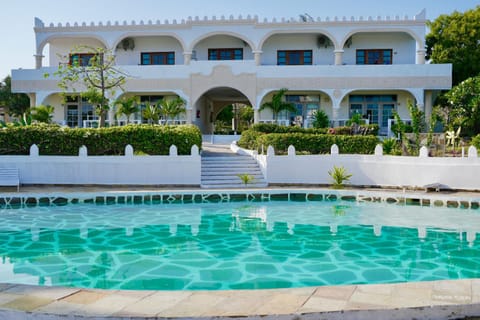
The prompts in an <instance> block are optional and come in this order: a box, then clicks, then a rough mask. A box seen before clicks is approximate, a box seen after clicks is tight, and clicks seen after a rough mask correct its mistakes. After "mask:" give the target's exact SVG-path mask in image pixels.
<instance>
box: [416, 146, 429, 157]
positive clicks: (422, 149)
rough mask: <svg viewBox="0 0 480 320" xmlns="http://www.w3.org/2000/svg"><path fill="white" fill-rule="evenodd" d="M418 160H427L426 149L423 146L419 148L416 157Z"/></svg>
mask: <svg viewBox="0 0 480 320" xmlns="http://www.w3.org/2000/svg"><path fill="white" fill-rule="evenodd" d="M418 156H419V157H420V158H428V148H427V147H425V146H423V147H421V148H420V154H419V155H418Z"/></svg>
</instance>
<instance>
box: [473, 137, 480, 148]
mask: <svg viewBox="0 0 480 320" xmlns="http://www.w3.org/2000/svg"><path fill="white" fill-rule="evenodd" d="M472 145H473V146H474V147H475V148H477V150H480V134H479V135H477V136H475V137H473V139H472Z"/></svg>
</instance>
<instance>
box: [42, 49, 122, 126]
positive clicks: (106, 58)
mask: <svg viewBox="0 0 480 320" xmlns="http://www.w3.org/2000/svg"><path fill="white" fill-rule="evenodd" d="M80 54H81V55H83V56H86V57H88V59H87V58H85V59H81V58H79V56H80ZM66 58H67V59H68V61H69V63H64V64H61V65H60V67H59V69H58V71H57V72H55V75H56V76H59V77H60V78H61V79H60V81H59V83H58V86H59V87H60V88H61V89H62V90H63V91H64V92H65V93H67V92H69V91H73V92H76V91H77V90H79V89H83V90H82V93H81V95H82V97H84V98H86V99H87V100H88V102H90V103H91V104H93V105H95V107H96V112H97V114H98V115H99V117H100V122H99V126H100V127H104V126H105V118H106V116H107V113H108V110H109V109H110V106H109V99H108V98H107V96H114V95H115V91H116V90H118V89H121V90H123V88H122V86H123V85H124V84H125V82H126V79H127V77H128V75H127V74H125V73H124V72H122V71H121V70H119V69H117V68H116V67H115V57H114V55H113V53H112V52H111V51H110V50H106V49H103V48H93V47H89V46H80V47H77V48H75V49H74V50H73V51H72V52H71V53H70V55H69V57H66ZM47 76H48V74H47Z"/></svg>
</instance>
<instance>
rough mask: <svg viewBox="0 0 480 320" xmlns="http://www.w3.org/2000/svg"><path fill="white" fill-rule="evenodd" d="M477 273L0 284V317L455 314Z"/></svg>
mask: <svg viewBox="0 0 480 320" xmlns="http://www.w3.org/2000/svg"><path fill="white" fill-rule="evenodd" d="M477 315H480V279H472V280H455V281H450V280H448V281H433V282H417V283H399V284H377V285H349V286H324V287H307V288H299V289H277V290H236V291H117V290H86V289H75V288H62V287H38V286H26V285H11V284H1V285H0V319H84V318H87V319H172V318H177V319H195V318H196V319H228V318H244V319H295V320H300V319H369V320H370V319H402V320H404V319H461V318H464V317H467V316H477Z"/></svg>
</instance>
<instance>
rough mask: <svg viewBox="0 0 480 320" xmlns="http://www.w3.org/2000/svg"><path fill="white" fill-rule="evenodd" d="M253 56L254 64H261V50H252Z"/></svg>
mask: <svg viewBox="0 0 480 320" xmlns="http://www.w3.org/2000/svg"><path fill="white" fill-rule="evenodd" d="M253 57H254V59H255V65H256V66H259V65H261V64H262V51H253Z"/></svg>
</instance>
